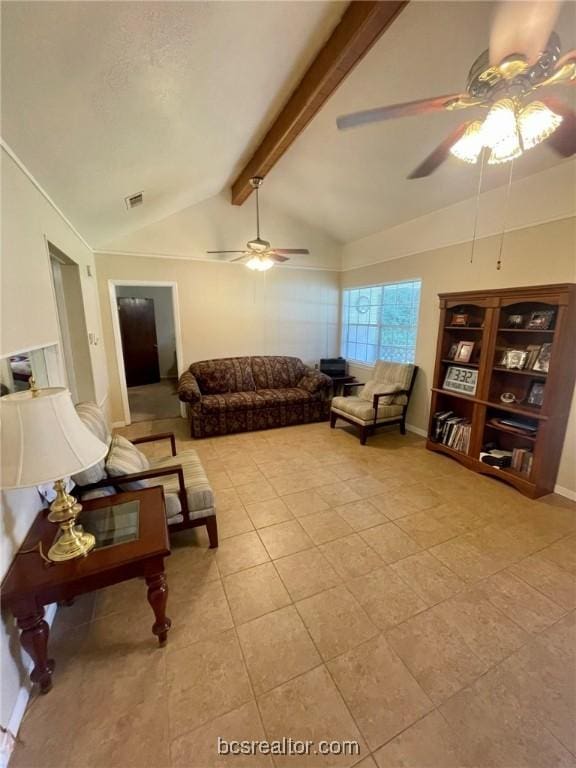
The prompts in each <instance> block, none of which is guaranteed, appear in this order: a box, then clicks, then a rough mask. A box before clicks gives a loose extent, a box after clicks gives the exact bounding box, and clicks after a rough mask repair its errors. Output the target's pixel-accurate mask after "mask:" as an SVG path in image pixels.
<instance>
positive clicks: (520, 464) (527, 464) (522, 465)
mask: <svg viewBox="0 0 576 768" xmlns="http://www.w3.org/2000/svg"><path fill="white" fill-rule="evenodd" d="M533 459H534V454H533V453H532V451H531V450H530V449H529V448H514V450H513V451H512V464H511V467H512V469H515V470H516V472H521V473H522V474H523V475H529V474H530V472H531V471H532V461H533Z"/></svg>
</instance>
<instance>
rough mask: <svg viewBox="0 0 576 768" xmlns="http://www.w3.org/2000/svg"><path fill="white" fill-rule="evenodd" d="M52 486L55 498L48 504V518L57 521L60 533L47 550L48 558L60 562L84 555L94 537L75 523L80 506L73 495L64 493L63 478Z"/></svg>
mask: <svg viewBox="0 0 576 768" xmlns="http://www.w3.org/2000/svg"><path fill="white" fill-rule="evenodd" d="M54 488H55V490H56V498H55V499H54V501H53V502H52V504H51V505H50V514H49V515H48V520H50V522H51V523H58V524H59V525H60V531H61V533H60V536H59V537H58V538H57V539H56V541H55V542H54V544H52V546H51V547H50V549H49V550H48V559H49V560H52V562H54V563H61V562H64V561H65V560H74V559H75V558H77V557H86V555H87V554H88V552H90V550H92V549H94V546H95V544H96V539H95V538H94V536H93V535H92V534H91V533H87V532H86V531H84V530H82V526H81V525H76V518H77V517H78V515H79V514H80V512H81V511H82V506H81V505H80V504H78V502H77V501H76V499H75V498H74V497H73V496H70V495H69V494H67V493H66V487H65V485H64V481H63V480H57V481H56V482H55V483H54Z"/></svg>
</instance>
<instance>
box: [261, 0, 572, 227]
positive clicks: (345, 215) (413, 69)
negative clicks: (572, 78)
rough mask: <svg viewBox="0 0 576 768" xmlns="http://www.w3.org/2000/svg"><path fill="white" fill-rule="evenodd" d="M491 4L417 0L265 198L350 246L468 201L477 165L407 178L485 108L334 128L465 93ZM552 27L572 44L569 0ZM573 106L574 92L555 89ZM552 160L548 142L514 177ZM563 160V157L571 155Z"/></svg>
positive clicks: (496, 174)
mask: <svg viewBox="0 0 576 768" xmlns="http://www.w3.org/2000/svg"><path fill="white" fill-rule="evenodd" d="M493 8H494V6H493V4H492V3H477V2H434V1H432V2H414V0H413V1H412V2H411V3H410V4H409V5H408V7H407V8H406V9H405V10H404V11H403V12H402V14H401V15H400V16H399V18H398V19H397V20H396V21H395V22H394V24H393V25H392V26H391V27H390V28H389V29H388V31H387V32H386V33H385V34H384V36H383V37H382V38H381V39H380V40H379V41H378V42H377V43H376V45H375V46H374V48H373V49H372V50H371V51H370V52H369V53H368V55H367V56H366V58H365V59H364V60H363V61H362V62H361V63H360V64H359V65H358V67H357V68H356V69H355V70H354V71H353V72H352V74H351V75H350V76H349V78H348V79H347V80H346V81H345V82H344V83H343V85H342V86H341V87H340V89H339V90H338V91H337V92H336V93H335V94H334V96H333V97H332V98H331V99H330V101H329V102H328V103H327V104H326V105H325V106H324V108H323V109H322V111H321V112H320V113H319V114H318V115H317V116H316V118H315V119H314V121H313V122H312V123H311V124H310V125H309V126H308V128H307V129H306V131H305V132H304V133H303V135H302V136H300V138H299V139H298V141H297V142H296V143H295V144H294V145H293V146H292V147H291V148H290V149H289V150H288V152H287V153H286V155H284V157H283V158H282V159H281V160H280V162H279V164H278V165H277V166H276V167H275V168H274V169H273V170H272V172H271V173H270V174H269V176H268V177H267V179H266V194H267V195H268V198H269V199H270V200H271V201H272V202H273V203H274V204H275V205H277V206H280V207H282V208H284V209H286V210H288V211H289V212H290V213H291V214H293V215H295V216H297V217H300V218H305V219H307V220H313V221H314V222H315V223H316V225H317V226H319V227H321V228H323V229H325V230H327V231H328V232H330V233H331V234H332V235H333V236H335V237H336V238H338V239H339V240H341V241H344V242H348V241H351V240H355V239H357V238H359V237H362V236H364V235H367V234H371V233H373V232H377V231H379V230H382V229H387V228H389V227H392V226H395V225H397V224H399V223H401V222H404V221H408V220H410V219H414V218H416V217H418V216H422V215H424V214H426V213H429V212H431V211H433V210H438V209H440V208H444V207H446V206H448V205H451V204H453V203H456V202H458V201H460V200H462V199H464V198H468V197H473V196H474V195H475V194H476V189H477V185H478V166H469V165H467V164H465V163H462V162H460V161H458V160H456V159H454V158H451V159H450V160H448V161H447V162H446V163H445V164H444V165H443V166H442V167H441V168H440V169H439V170H438V171H437V172H436V173H434V174H433V175H432V176H430V177H428V178H427V179H419V180H413V181H408V180H407V179H406V176H407V175H408V174H409V173H410V171H412V170H413V169H414V168H415V167H416V166H417V165H418V164H419V162H420V161H421V160H422V159H423V158H424V157H426V155H428V153H429V152H430V151H432V149H433V148H434V147H435V146H437V145H438V144H439V143H440V142H441V141H442V139H443V138H444V137H445V136H446V135H447V134H448V133H449V132H450V131H451V129H452V128H454V127H455V126H456V125H458V124H459V123H460V122H462V121H463V120H469V119H473V118H474V117H476V116H478V115H479V116H483V115H485V112H483V111H482V110H472V109H471V110H467V111H466V112H464V113H462V112H461V113H454V112H453V113H448V112H445V113H440V114H434V115H427V116H424V117H411V118H404V119H401V120H393V121H390V122H388V123H380V124H375V125H369V126H365V127H363V128H359V129H356V130H351V131H347V132H342V133H341V132H339V131H337V130H336V124H335V121H336V117H337V115H340V114H343V113H347V112H353V111H356V110H360V109H365V108H370V107H376V106H381V105H385V104H393V103H397V102H401V101H411V100H413V99H420V98H425V97H429V96H437V95H442V94H448V93H454V92H459V91H461V90H463V89H464V87H465V83H466V77H467V74H468V70H469V69H470V66H471V64H472V62H473V61H474V60H475V59H476V57H477V56H478V55H479V54H480V53H481V52H482V51H483V50H484V49H485V48H487V45H488V33H489V27H490V19H491V14H492V11H493ZM556 29H557V31H558V33H559V34H560V37H561V40H562V49H563V51H564V52H565V51H567V50H569V49H570V48H575V47H576V3H574V2H566V3H565V4H564V8H563V10H562V14H561V16H560V19H559V22H558V23H557V25H556ZM554 90H555V92H556V95H557V96H560V97H562V98H563V99H564V100H565V101H569V102H570V103H572V104H573V105H574V103H575V99H574V97H575V96H576V88H575V87H570V86H564V87H558V88H555V89H554ZM559 162H566V161H565V160H562V159H561V158H559V157H558V156H557V155H556V154H554V153H553V152H552V151H551V150H549V149H548V148H547V147H545V146H543V147H539V148H535V149H533V150H531V151H530V152H528V153H526V154H525V155H524V156H523V157H521V158H520V159H518V160H517V161H515V163H514V168H513V178H519V177H523V176H526V175H529V174H533V173H536V172H538V171H542V170H544V169H545V168H547V167H550V166H552V165H555V164H557V163H559ZM568 162H570V161H568ZM509 168H510V166H509V164H506V165H505V166H499V167H493V166H492V167H488V168H487V170H486V172H485V175H484V180H483V188H484V189H490V188H494V187H497V186H501V185H504V184H506V183H507V181H508V172H509Z"/></svg>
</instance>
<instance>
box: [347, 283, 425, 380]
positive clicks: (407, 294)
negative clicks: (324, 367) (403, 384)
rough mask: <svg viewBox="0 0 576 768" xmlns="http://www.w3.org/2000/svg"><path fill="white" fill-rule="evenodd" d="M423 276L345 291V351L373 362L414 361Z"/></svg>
mask: <svg viewBox="0 0 576 768" xmlns="http://www.w3.org/2000/svg"><path fill="white" fill-rule="evenodd" d="M420 286H421V281H420V280H411V281H410V282H406V283H390V284H389V285H371V286H367V287H366V288H349V289H346V290H345V291H344V295H343V307H342V354H343V356H344V357H346V358H347V359H348V360H354V361H356V362H358V363H366V364H368V365H372V364H373V363H375V362H376V360H390V361H392V362H395V363H413V362H414V355H415V351H416V334H417V330H418V309H419V306H420Z"/></svg>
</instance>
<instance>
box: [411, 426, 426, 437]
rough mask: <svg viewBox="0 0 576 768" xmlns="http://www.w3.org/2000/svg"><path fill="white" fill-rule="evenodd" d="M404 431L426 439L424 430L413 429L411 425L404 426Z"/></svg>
mask: <svg viewBox="0 0 576 768" xmlns="http://www.w3.org/2000/svg"><path fill="white" fill-rule="evenodd" d="M406 429H407V430H408V432H414V434H415V435H420V437H428V434H427V432H426V430H425V429H420V427H415V426H413V425H412V424H406Z"/></svg>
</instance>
